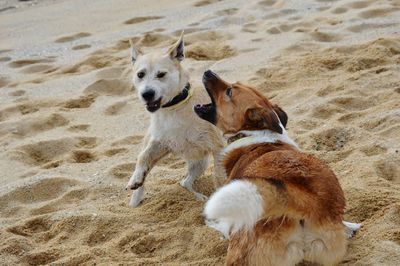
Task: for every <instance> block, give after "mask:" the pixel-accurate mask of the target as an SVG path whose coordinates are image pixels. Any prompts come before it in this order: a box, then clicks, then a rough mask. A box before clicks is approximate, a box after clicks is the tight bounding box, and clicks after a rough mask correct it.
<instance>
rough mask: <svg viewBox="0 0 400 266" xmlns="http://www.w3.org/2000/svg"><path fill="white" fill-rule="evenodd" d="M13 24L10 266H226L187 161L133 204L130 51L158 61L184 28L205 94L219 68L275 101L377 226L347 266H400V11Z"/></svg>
mask: <svg viewBox="0 0 400 266" xmlns="http://www.w3.org/2000/svg"><path fill="white" fill-rule="evenodd" d="M11 2H12V1H11V0H10V1H7V3H6V2H4V3H6V4H9V3H11ZM1 8H3V6H1ZM71 12H72V13H73V14H74V16H73V19H71V15H70V14H71ZM49 21H53V22H54V23H49ZM0 23H1V24H2V25H4V30H3V27H2V31H1V32H0V39H1V40H2V42H1V43H0V65H1V73H0V99H1V103H2V105H1V107H0V169H1V171H2V178H0V213H1V218H0V227H1V229H0V230H1V233H0V261H1V263H0V264H5V265H15V264H20V265H45V264H52V265H78V264H79V265H81V264H82V265H93V264H94V263H96V264H100V265H223V262H224V255H225V253H226V247H227V242H226V241H224V240H221V239H220V237H219V235H218V234H217V233H216V232H215V231H213V230H211V229H209V228H207V227H206V226H205V225H204V222H203V219H202V216H201V212H202V207H203V203H202V202H199V201H197V200H196V199H195V198H194V197H193V195H192V194H191V193H189V192H187V191H186V190H184V189H183V188H182V187H180V186H179V184H178V183H179V180H180V179H181V178H183V177H184V174H185V171H186V169H185V163H184V162H183V161H182V160H179V159H178V158H175V157H174V156H168V157H166V158H165V159H163V160H162V161H161V162H159V164H158V165H157V166H156V167H155V168H154V169H153V170H152V172H151V174H150V176H149V178H148V179H147V181H146V186H147V187H146V188H147V194H146V196H145V198H144V202H143V204H142V205H141V206H139V207H138V208H137V209H131V208H129V207H128V205H127V203H128V201H129V197H130V193H127V192H126V191H125V190H124V186H125V184H126V182H127V181H128V178H129V177H130V175H131V174H132V171H133V170H134V168H135V162H136V157H137V155H138V153H139V152H140V150H141V148H142V145H141V143H142V141H143V138H144V136H145V134H146V128H147V126H148V114H147V112H146V110H145V108H144V107H143V105H142V103H141V102H140V100H139V99H138V97H137V95H136V91H135V88H134V87H133V86H132V84H131V82H130V79H131V70H130V58H129V42H128V39H129V38H133V40H134V41H135V42H136V43H137V44H138V45H140V46H141V47H142V49H143V50H144V51H150V50H153V49H160V48H163V47H165V46H167V45H169V44H172V43H173V42H174V41H176V39H177V38H178V36H179V35H180V33H181V31H182V30H183V29H184V30H185V42H186V57H187V58H186V59H185V61H184V62H183V64H184V66H185V67H186V68H187V69H188V70H189V71H190V73H191V77H192V80H193V87H194V88H195V89H203V88H202V86H201V85H200V77H201V75H202V73H203V72H204V70H206V69H208V68H211V69H213V70H214V71H216V72H217V73H219V74H221V75H222V76H223V77H224V78H225V79H227V80H231V81H236V80H240V81H242V82H244V83H248V84H250V85H253V86H255V87H257V88H259V89H260V90H261V91H262V92H263V93H264V94H265V95H267V96H268V97H269V98H271V99H272V101H273V102H275V103H278V104H280V106H282V107H283V109H284V110H285V111H286V112H287V113H288V115H289V123H288V132H289V135H290V136H292V137H293V138H294V139H295V141H296V142H298V144H299V145H300V147H301V148H302V149H304V150H305V151H306V152H310V153H312V154H315V155H317V156H318V157H319V158H321V159H323V160H324V161H326V162H327V163H328V164H329V165H330V166H331V167H332V169H333V170H334V171H335V172H336V174H337V176H338V178H339V180H340V183H341V184H342V186H343V189H344V191H345V195H346V198H347V209H346V217H345V218H346V219H347V220H350V221H355V222H362V223H363V227H362V229H361V231H360V232H359V233H358V234H357V235H356V236H355V237H354V239H352V240H351V241H350V243H349V251H348V253H347V255H346V258H345V260H344V261H343V262H342V265H398V262H399V261H400V256H399V254H400V205H399V202H400V192H399V191H400V190H399V189H400V167H399V165H400V154H399V153H400V146H399V143H400V76H399V74H398V73H399V71H400V67H399V66H400V33H399V31H398V29H399V26H400V4H399V3H398V2H396V1H389V0H383V1H374V0H365V1H364V0H341V1H322V0H321V1H320V0H315V1H308V2H307V3H304V1H290V2H288V1H281V0H265V1H262V0H251V1H242V0H234V1H222V0H219V1H218V0H215V1H214V0H213V1H211V0H207V1H198V0H195V1H185V2H182V1H177V0H169V1H162V2H159V1H155V0H149V1H128V0H118V1H115V3H114V2H113V4H112V5H111V4H110V3H109V1H106V0H99V1H95V2H93V3H91V4H90V5H88V3H87V1H84V0H76V1H74V2H73V3H72V2H70V1H51V2H50V1H49V2H47V1H46V2H43V3H40V4H38V5H36V6H33V7H29V6H25V7H22V8H8V9H6V10H3V9H0ZM27 25H29V27H27ZM57 25H62V27H61V26H57ZM3 40H4V41H3ZM212 172H213V169H212V167H210V168H209V169H208V170H207V171H206V174H205V175H204V176H203V177H201V178H200V179H199V180H198V181H197V182H196V189H197V190H198V191H200V192H202V193H205V194H207V195H210V194H211V193H212V177H211V176H212Z"/></svg>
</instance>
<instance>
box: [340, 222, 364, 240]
mask: <svg viewBox="0 0 400 266" xmlns="http://www.w3.org/2000/svg"><path fill="white" fill-rule="evenodd" d="M343 224H344V226H345V227H346V235H347V238H352V237H353V235H354V234H355V233H356V232H357V231H358V230H360V228H361V224H357V223H350V222H346V221H343Z"/></svg>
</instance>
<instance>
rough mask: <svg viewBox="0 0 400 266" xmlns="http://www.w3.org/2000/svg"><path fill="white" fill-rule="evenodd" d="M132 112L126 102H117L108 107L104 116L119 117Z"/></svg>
mask: <svg viewBox="0 0 400 266" xmlns="http://www.w3.org/2000/svg"><path fill="white" fill-rule="evenodd" d="M129 111H130V108H129V107H128V104H127V102H126V101H121V102H116V103H113V104H112V105H110V106H108V107H107V108H106V110H104V114H106V115H119V114H123V113H127V112H129Z"/></svg>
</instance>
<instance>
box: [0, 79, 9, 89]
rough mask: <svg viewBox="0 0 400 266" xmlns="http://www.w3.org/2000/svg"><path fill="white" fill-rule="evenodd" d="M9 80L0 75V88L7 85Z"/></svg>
mask: <svg viewBox="0 0 400 266" xmlns="http://www.w3.org/2000/svg"><path fill="white" fill-rule="evenodd" d="M9 83H10V80H9V79H8V78H7V77H0V88H3V87H5V86H7V85H8V84H9Z"/></svg>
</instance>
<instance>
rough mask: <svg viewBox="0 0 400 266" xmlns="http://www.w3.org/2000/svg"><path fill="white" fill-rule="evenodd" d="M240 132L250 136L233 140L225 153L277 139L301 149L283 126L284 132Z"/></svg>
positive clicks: (266, 130) (273, 141)
mask: <svg viewBox="0 0 400 266" xmlns="http://www.w3.org/2000/svg"><path fill="white" fill-rule="evenodd" d="M238 133H243V134H245V135H247V136H248V137H244V138H242V139H239V140H237V141H234V142H232V143H231V144H229V145H228V146H227V147H226V148H225V149H224V150H223V153H224V154H227V153H229V152H231V151H233V150H235V149H237V148H240V147H246V146H250V145H253V144H259V143H275V142H277V141H281V142H283V143H286V144H289V145H292V146H293V147H295V148H296V149H299V147H298V146H297V144H296V142H294V141H293V140H292V139H291V138H290V137H289V135H288V134H287V132H286V130H285V129H284V128H283V130H282V134H279V133H277V132H273V131H271V130H268V129H265V130H241V131H239V132H238Z"/></svg>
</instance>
